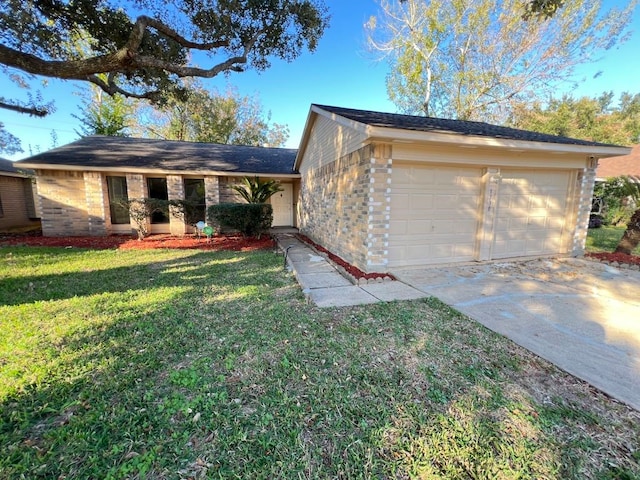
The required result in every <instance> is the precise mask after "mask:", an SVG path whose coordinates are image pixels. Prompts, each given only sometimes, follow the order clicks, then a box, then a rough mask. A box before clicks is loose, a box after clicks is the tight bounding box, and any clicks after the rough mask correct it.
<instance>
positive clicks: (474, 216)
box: [295, 105, 629, 272]
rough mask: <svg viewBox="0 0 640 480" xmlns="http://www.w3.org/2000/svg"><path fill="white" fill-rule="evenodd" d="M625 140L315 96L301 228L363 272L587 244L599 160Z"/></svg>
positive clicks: (304, 152)
mask: <svg viewBox="0 0 640 480" xmlns="http://www.w3.org/2000/svg"><path fill="white" fill-rule="evenodd" d="M627 153H629V149H628V148H623V147H616V146H611V145H603V144H598V143H594V142H588V141H582V140H575V139H570V138H564V137H556V136H551V135H544V134H539V133H533V132H527V131H522V130H516V129H511V128H504V127H497V126H494V125H488V124H486V123H480V122H466V121H457V120H441V119H435V118H428V117H415V116H407V115H396V114H387V113H379V112H369V111H362V110H352V109H346V108H336V107H327V106H320V105H312V106H311V109H310V112H309V116H308V118H307V123H306V126H305V130H304V133H303V137H302V141H301V144H300V148H299V152H298V157H297V159H296V165H295V168H296V170H298V171H299V172H300V174H301V192H300V199H299V205H298V210H299V215H300V219H299V224H298V227H299V228H300V231H301V232H302V233H304V234H306V235H307V236H309V237H311V238H312V239H314V240H315V241H316V242H318V243H320V244H321V245H323V246H324V247H326V248H327V249H329V250H330V251H332V252H334V253H335V254H337V255H339V256H341V257H342V258H344V259H345V260H346V261H348V262H349V263H351V264H354V265H356V266H357V267H359V268H361V269H363V270H364V271H366V272H372V271H387V270H389V269H393V268H394V267H404V266H416V265H429V264H441V263H449V262H466V261H482V260H492V259H502V258H513V257H531V256H543V255H558V254H570V255H580V254H582V253H583V251H584V244H585V238H586V234H587V226H588V220H589V212H590V210H591V195H592V192H593V182H594V175H595V167H596V164H597V159H598V158H600V157H610V156H615V155H624V154H627Z"/></svg>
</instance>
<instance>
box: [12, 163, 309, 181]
mask: <svg viewBox="0 0 640 480" xmlns="http://www.w3.org/2000/svg"><path fill="white" fill-rule="evenodd" d="M20 165H21V166H25V167H27V168H30V169H33V170H56V171H72V172H89V171H91V172H106V173H140V174H145V175H149V174H155V175H184V176H194V175H197V176H200V175H203V176H204V175H207V176H218V177H238V176H243V177H244V176H247V177H253V176H257V177H270V178H300V174H299V173H265V172H262V173H257V172H250V171H248V172H243V171H234V172H228V171H221V170H206V169H203V170H167V169H162V168H140V167H94V166H89V165H52V164H49V163H26V162H25V163H22V162H21V163H20Z"/></svg>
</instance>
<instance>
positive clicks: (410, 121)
mask: <svg viewBox="0 0 640 480" xmlns="http://www.w3.org/2000/svg"><path fill="white" fill-rule="evenodd" d="M315 106H316V107H318V108H321V109H322V110H325V111H327V112H331V113H335V114H336V115H340V116H341V117H344V118H348V119H349V120H354V121H356V122H360V123H364V124H366V125H371V126H373V127H387V128H399V129H403V130H415V131H419V132H434V133H454V134H457V135H468V136H477V137H491V138H503V139H507V140H522V141H527V142H544V143H561V144H568V145H584V146H588V147H595V146H600V147H605V146H607V147H612V146H616V145H608V144H604V143H597V142H589V141H587V140H579V139H576V138H568V137H560V136H556V135H547V134H545V133H536V132H530V131H527V130H518V129H517V128H509V127H500V126H497V125H491V124H489V123H484V122H469V121H465V120H447V119H442V118H433V117H419V116H414V115H401V114H397V113H381V112H371V111H368V110H355V109H351V108H341V107H330V106H326V105H315Z"/></svg>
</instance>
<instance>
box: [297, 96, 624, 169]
mask: <svg viewBox="0 0 640 480" xmlns="http://www.w3.org/2000/svg"><path fill="white" fill-rule="evenodd" d="M318 115H322V116H324V117H327V118H330V119H331V120H333V121H335V122H336V123H338V124H339V125H342V126H345V127H348V128H351V129H353V130H355V131H357V132H361V133H365V134H366V136H367V141H366V142H365V143H387V144H391V145H393V144H401V143H404V144H416V145H430V144H437V145H443V146H446V145H448V146H457V147H461V148H470V149H473V148H492V149H499V150H503V151H515V152H538V153H548V154H554V155H567V154H571V155H584V156H586V157H590V158H592V159H594V160H596V159H599V158H606V157H617V156H622V155H628V154H629V153H631V148H630V147H618V146H608V145H595V146H588V145H575V144H566V143H550V142H533V141H525V140H513V139H505V138H498V137H485V136H479V135H463V134H458V133H452V132H445V131H437V130H434V131H428V132H425V131H421V130H409V129H401V128H390V127H380V126H374V125H368V124H364V123H361V122H357V121H354V120H350V119H348V118H345V117H342V116H340V115H338V114H335V113H333V112H328V111H326V110H323V109H322V108H320V107H318V106H316V105H312V106H311V108H310V110H309V115H308V116H307V122H306V124H305V127H304V131H303V136H302V139H301V141H300V147H299V148H298V155H297V156H296V161H295V164H294V165H295V166H294V168H295V169H296V170H299V169H300V163H301V161H302V158H303V156H304V154H305V151H306V148H307V144H308V141H309V136H310V134H311V130H312V127H313V124H314V122H315V120H316V118H317V116H318Z"/></svg>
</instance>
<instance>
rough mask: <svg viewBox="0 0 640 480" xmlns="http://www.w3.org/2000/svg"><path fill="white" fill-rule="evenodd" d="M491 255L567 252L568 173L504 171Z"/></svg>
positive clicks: (516, 255)
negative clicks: (565, 235)
mask: <svg viewBox="0 0 640 480" xmlns="http://www.w3.org/2000/svg"><path fill="white" fill-rule="evenodd" d="M501 176H502V180H501V182H500V193H499V196H498V205H497V212H496V224H495V233H494V242H493V251H492V255H491V256H492V258H508V257H519V256H529V255H544V254H554V253H566V251H567V246H566V241H565V240H564V237H563V233H564V227H565V218H566V214H567V192H568V188H569V180H570V177H571V175H570V173H569V172H557V171H556V172H549V171H541V172H522V171H516V170H513V171H512V170H503V171H502V174H501Z"/></svg>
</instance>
